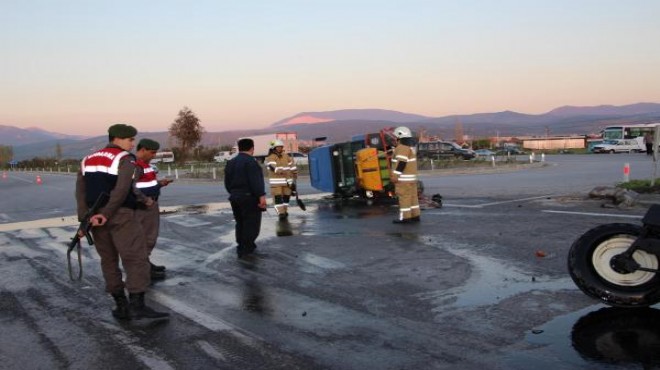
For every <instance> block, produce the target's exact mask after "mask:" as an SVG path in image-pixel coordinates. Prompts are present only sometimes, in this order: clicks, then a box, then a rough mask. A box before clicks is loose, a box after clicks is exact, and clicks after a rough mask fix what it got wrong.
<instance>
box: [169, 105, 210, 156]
mask: <svg viewBox="0 0 660 370" xmlns="http://www.w3.org/2000/svg"><path fill="white" fill-rule="evenodd" d="M200 122H201V121H200V120H199V118H197V116H196V115H195V113H193V111H191V110H190V108H188V107H183V109H181V110H180V111H179V116H178V117H177V119H176V120H174V122H173V123H172V125H171V126H170V135H171V136H172V137H174V138H176V140H177V142H178V143H179V147H180V148H181V153H182V154H183V157H184V158H182V159H185V157H187V156H188V154H189V152H190V149H192V148H194V147H196V146H197V143H199V142H200V141H201V140H202V134H203V133H204V127H202V125H201V124H200Z"/></svg>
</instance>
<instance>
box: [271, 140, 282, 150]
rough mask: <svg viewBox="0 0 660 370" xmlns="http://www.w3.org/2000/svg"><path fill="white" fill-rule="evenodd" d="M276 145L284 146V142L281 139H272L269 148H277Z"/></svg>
mask: <svg viewBox="0 0 660 370" xmlns="http://www.w3.org/2000/svg"><path fill="white" fill-rule="evenodd" d="M278 146H284V143H283V142H282V140H273V141H271V142H270V147H271V148H277V147H278Z"/></svg>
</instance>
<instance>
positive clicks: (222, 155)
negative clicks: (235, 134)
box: [213, 151, 235, 162]
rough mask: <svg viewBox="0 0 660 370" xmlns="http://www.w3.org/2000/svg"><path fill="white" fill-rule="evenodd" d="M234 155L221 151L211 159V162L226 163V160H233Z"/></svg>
mask: <svg viewBox="0 0 660 370" xmlns="http://www.w3.org/2000/svg"><path fill="white" fill-rule="evenodd" d="M234 156H235V154H232V152H229V151H223V152H220V153H218V154H216V155H215V157H213V160H214V161H216V162H227V161H228V160H230V159H232V158H234Z"/></svg>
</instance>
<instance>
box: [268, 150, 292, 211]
mask: <svg viewBox="0 0 660 370" xmlns="http://www.w3.org/2000/svg"><path fill="white" fill-rule="evenodd" d="M265 163H266V168H267V169H268V184H269V185H270V194H271V195H272V196H273V204H274V207H275V212H277V215H278V217H279V219H280V220H284V219H286V218H287V217H288V216H289V211H288V209H289V200H290V199H291V194H292V190H291V187H292V186H293V182H294V181H295V179H296V177H297V176H298V167H296V163H295V162H294V161H293V158H292V157H291V156H289V155H288V154H287V153H285V152H284V143H283V142H282V141H281V140H274V141H273V142H272V143H271V144H270V151H269V153H268V156H267V157H266V160H265Z"/></svg>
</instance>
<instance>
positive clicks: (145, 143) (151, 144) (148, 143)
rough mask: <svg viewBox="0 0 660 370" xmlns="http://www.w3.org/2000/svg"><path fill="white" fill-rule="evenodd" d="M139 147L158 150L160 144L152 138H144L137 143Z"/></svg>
mask: <svg viewBox="0 0 660 370" xmlns="http://www.w3.org/2000/svg"><path fill="white" fill-rule="evenodd" d="M137 147H138V149H140V148H144V149H146V150H158V149H160V144H158V142H157V141H155V140H151V139H142V140H140V142H139V143H138V145H137Z"/></svg>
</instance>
